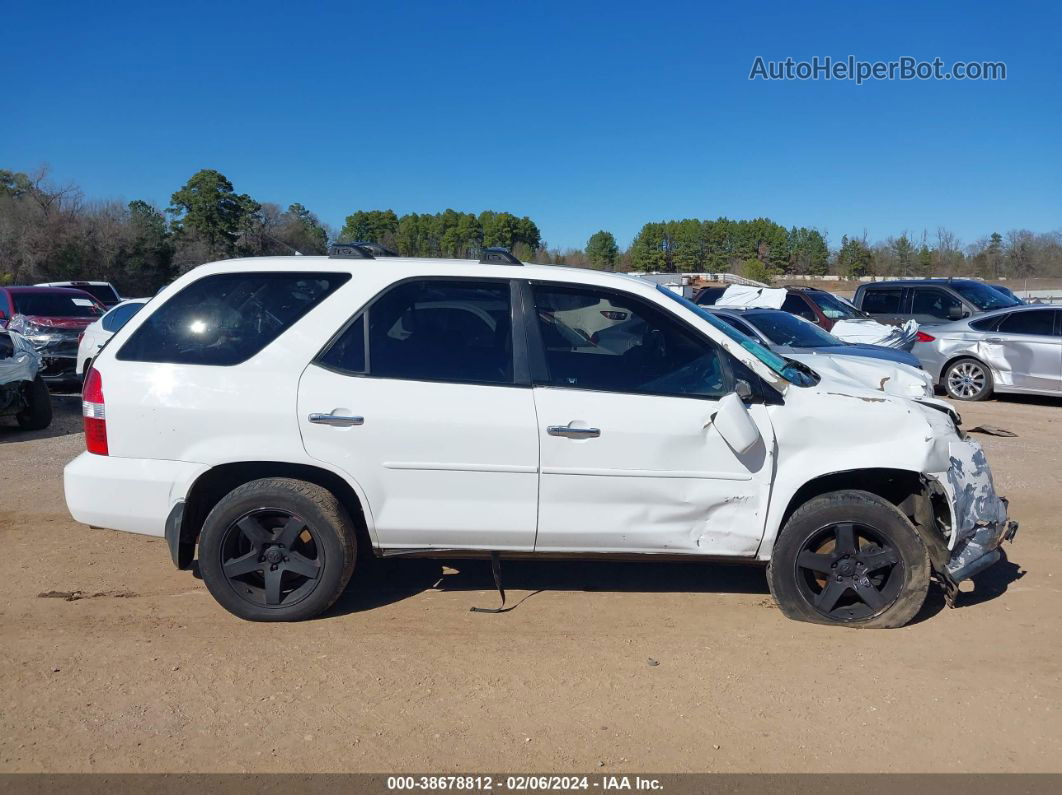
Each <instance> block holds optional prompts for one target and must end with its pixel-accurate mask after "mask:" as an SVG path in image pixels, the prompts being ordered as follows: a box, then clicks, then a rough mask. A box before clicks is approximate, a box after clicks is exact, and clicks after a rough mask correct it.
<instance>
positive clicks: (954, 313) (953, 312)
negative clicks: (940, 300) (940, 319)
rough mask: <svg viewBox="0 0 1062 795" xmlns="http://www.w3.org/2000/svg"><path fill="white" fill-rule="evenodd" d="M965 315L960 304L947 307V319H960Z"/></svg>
mask: <svg viewBox="0 0 1062 795" xmlns="http://www.w3.org/2000/svg"><path fill="white" fill-rule="evenodd" d="M964 317H966V313H965V312H963V311H962V307H961V306H955V305H952V306H949V307H948V320H962V319H963V318H964Z"/></svg>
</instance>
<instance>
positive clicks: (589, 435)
mask: <svg viewBox="0 0 1062 795" xmlns="http://www.w3.org/2000/svg"><path fill="white" fill-rule="evenodd" d="M546 433H548V434H549V435H550V436H563V437H564V438H566V439H596V438H597V437H598V436H600V435H601V429H600V428H573V427H572V426H571V425H550V426H548V427H547V428H546Z"/></svg>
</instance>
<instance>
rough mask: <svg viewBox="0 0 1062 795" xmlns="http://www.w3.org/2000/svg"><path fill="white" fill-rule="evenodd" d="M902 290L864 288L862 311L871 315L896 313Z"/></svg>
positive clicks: (897, 312) (898, 308) (898, 310)
mask: <svg viewBox="0 0 1062 795" xmlns="http://www.w3.org/2000/svg"><path fill="white" fill-rule="evenodd" d="M902 292H903V291H902V290H900V289H899V288H897V289H895V290H866V291H865V292H864V293H863V305H862V306H861V307H860V309H862V310H863V311H864V312H866V313H868V314H871V315H896V314H899V312H900V296H901V294H902Z"/></svg>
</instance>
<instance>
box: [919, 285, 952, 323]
mask: <svg viewBox="0 0 1062 795" xmlns="http://www.w3.org/2000/svg"><path fill="white" fill-rule="evenodd" d="M953 310H958V311H959V312H962V302H960V301H959V299H958V298H955V297H954V296H951V295H948V294H947V293H946V292H944V291H943V290H915V294H914V303H913V304H912V306H911V314H913V315H928V316H929V317H934V318H938V319H940V320H948V319H950V318H951V313H952V311H953Z"/></svg>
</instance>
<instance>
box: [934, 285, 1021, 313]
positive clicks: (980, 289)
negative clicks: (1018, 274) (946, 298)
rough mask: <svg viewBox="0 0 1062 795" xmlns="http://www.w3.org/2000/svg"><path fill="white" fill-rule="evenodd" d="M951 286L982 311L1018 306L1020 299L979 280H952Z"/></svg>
mask: <svg viewBox="0 0 1062 795" xmlns="http://www.w3.org/2000/svg"><path fill="white" fill-rule="evenodd" d="M951 287H952V288H953V289H954V290H955V292H957V293H958V294H959V295H961V296H962V297H963V298H965V299H966V300H967V301H969V302H970V303H971V304H973V305H974V306H976V307H977V308H978V309H980V310H981V311H982V312H987V311H988V310H990V309H1006V308H1007V307H1008V306H1019V305H1020V304H1021V301H1019V300H1018V299H1017V298H1011V297H1010V296H1009V295H1007V294H1006V293H1001V292H1000V291H999V290H996V289H995V288H993V287H989V286H988V285H987V284H980V283H979V282H953V283H952V284H951Z"/></svg>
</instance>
